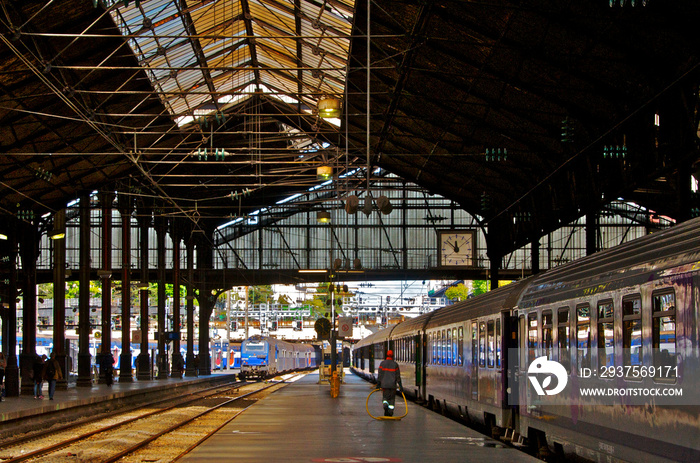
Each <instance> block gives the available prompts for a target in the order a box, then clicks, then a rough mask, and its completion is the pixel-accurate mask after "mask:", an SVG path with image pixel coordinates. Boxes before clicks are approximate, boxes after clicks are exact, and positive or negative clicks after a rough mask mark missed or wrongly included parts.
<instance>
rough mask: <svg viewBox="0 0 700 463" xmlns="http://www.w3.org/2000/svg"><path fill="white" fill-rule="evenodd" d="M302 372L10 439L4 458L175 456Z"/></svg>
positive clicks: (0, 456)
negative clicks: (175, 402)
mask: <svg viewBox="0 0 700 463" xmlns="http://www.w3.org/2000/svg"><path fill="white" fill-rule="evenodd" d="M301 376H302V375H285V376H282V377H280V380H273V381H269V382H266V383H260V382H258V383H234V384H231V385H228V386H227V387H217V388H210V389H209V390H207V391H204V392H203V393H202V394H197V395H196V396H192V397H189V398H188V399H187V400H183V401H181V402H180V403H177V404H172V405H169V406H165V407H163V406H162V405H163V404H149V405H147V406H144V407H140V408H138V409H136V410H131V411H128V412H122V413H118V414H114V415H112V416H108V417H100V418H97V419H94V420H90V421H86V422H82V423H73V424H71V425H66V426H63V427H61V428H59V429H51V430H47V431H46V432H41V433H37V434H34V435H32V436H27V437H23V438H20V439H14V440H13V441H6V442H4V443H2V450H0V462H3V463H10V462H19V461H47V460H50V461H52V462H64V461H65V462H69V461H70V462H73V463H74V462H76V461H80V462H85V461H90V462H105V463H106V462H116V461H123V462H127V461H139V462H146V461H150V462H166V461H175V460H177V459H179V458H180V457H181V456H183V455H185V454H187V453H188V452H189V451H191V450H192V449H193V448H195V447H196V446H197V445H199V444H200V443H201V442H203V441H204V440H206V439H207V438H208V437H209V436H211V435H212V434H213V433H215V432H216V431H218V430H219V429H220V428H221V427H223V426H225V425H226V424H227V423H228V422H230V421H231V420H233V419H235V418H236V417H237V416H238V415H239V414H240V413H241V412H242V411H243V410H245V409H246V408H248V407H249V406H251V405H252V404H254V403H255V402H256V401H257V400H259V399H260V398H262V397H264V396H265V395H267V394H270V393H272V392H274V391H275V390H277V389H279V388H281V387H283V386H284V385H286V384H287V383H289V382H293V381H295V380H296V379H298V378H300V377H301Z"/></svg>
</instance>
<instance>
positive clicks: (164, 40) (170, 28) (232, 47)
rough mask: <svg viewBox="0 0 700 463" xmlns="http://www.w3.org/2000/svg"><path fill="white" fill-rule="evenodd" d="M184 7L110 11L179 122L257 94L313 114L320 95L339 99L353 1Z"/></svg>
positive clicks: (202, 0) (190, 0)
mask: <svg viewBox="0 0 700 463" xmlns="http://www.w3.org/2000/svg"><path fill="white" fill-rule="evenodd" d="M185 5H186V6H183V3H182V2H180V1H179V0H144V1H141V2H140V5H139V6H138V7H137V6H136V4H135V3H129V6H126V7H125V6H123V3H121V2H119V3H117V2H115V3H114V6H113V7H112V9H111V11H110V14H111V16H112V19H113V20H114V22H115V24H116V25H117V27H118V28H119V30H120V31H121V32H122V33H123V34H125V35H129V36H130V37H133V38H130V39H128V43H129V45H130V47H131V49H132V50H133V52H134V53H135V54H136V57H137V59H138V60H139V63H140V64H141V65H142V66H144V68H146V69H147V75H148V76H149V78H150V79H151V81H152V84H153V87H154V89H155V91H156V92H158V93H159V96H160V98H161V101H163V103H164V104H165V105H166V107H167V108H168V110H169V111H171V113H172V115H173V116H174V117H176V118H178V119H177V120H178V121H179V122H178V123H180V124H182V123H187V122H188V121H190V120H192V118H191V116H193V115H194V114H195V111H196V110H197V109H198V108H200V107H203V109H205V108H211V107H214V106H215V105H216V103H217V101H218V103H219V104H222V103H223V104H227V105H232V104H236V103H239V102H240V101H243V100H244V99H246V98H249V97H250V95H252V94H253V93H254V92H255V89H256V88H260V89H265V92H271V93H270V96H273V97H275V98H277V99H280V100H282V101H285V102H297V101H299V102H303V104H305V105H308V106H309V107H311V108H314V107H315V106H316V104H317V102H318V99H319V98H320V97H321V96H322V95H338V96H342V94H343V93H344V89H345V79H346V64H347V61H348V55H349V50H350V34H351V31H352V21H353V14H354V9H355V1H354V0H327V1H324V2H318V1H313V0H298V1H290V0H248V1H247V2H241V1H240V0H187V2H186V3H185ZM249 35H250V36H249ZM299 66H301V69H302V70H303V72H298V69H299ZM300 76H301V79H302V85H301V86H300V85H299V82H298V79H299V78H300ZM300 89H301V93H300ZM280 92H281V93H282V94H280ZM205 110H210V109H205Z"/></svg>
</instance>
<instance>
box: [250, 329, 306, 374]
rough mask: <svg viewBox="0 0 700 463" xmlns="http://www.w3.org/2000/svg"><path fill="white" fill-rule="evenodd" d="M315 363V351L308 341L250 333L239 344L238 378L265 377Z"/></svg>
mask: <svg viewBox="0 0 700 463" xmlns="http://www.w3.org/2000/svg"><path fill="white" fill-rule="evenodd" d="M317 366H318V361H317V356H316V350H315V349H314V347H313V346H311V345H309V344H299V343H291V342H286V341H282V340H280V339H275V338H270V337H266V336H252V337H250V338H248V339H246V340H245V341H243V342H242V343H241V371H240V373H239V377H240V378H241V379H245V378H250V377H257V378H269V377H272V376H275V375H278V374H282V373H288V372H291V371H297V370H305V369H313V368H316V367H317Z"/></svg>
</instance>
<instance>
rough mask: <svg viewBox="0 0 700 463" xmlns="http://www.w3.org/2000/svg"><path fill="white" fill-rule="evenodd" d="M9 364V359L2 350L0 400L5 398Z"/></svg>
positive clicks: (0, 355) (0, 357) (0, 360)
mask: <svg viewBox="0 0 700 463" xmlns="http://www.w3.org/2000/svg"><path fill="white" fill-rule="evenodd" d="M6 366H7V359H6V358H5V354H3V353H2V352H0V402H2V401H3V400H5V367H6Z"/></svg>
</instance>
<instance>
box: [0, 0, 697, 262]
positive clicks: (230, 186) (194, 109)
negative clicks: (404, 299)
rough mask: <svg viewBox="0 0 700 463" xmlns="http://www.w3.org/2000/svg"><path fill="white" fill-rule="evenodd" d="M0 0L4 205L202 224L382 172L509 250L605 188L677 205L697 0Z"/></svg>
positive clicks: (582, 208)
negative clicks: (126, 202) (116, 207)
mask: <svg viewBox="0 0 700 463" xmlns="http://www.w3.org/2000/svg"><path fill="white" fill-rule="evenodd" d="M0 4H1V5H2V10H0V33H1V35H0V58H1V60H0V192H1V193H2V194H0V214H4V215H7V216H16V215H17V214H18V212H20V213H21V212H22V211H27V210H31V211H34V212H35V214H36V215H37V216H40V215H42V214H45V213H47V212H53V211H56V210H57V209H60V208H61V207H63V206H65V204H66V203H67V202H68V201H70V200H72V199H74V198H76V197H77V196H78V195H79V194H80V193H82V192H86V191H92V190H96V189H104V188H110V189H111V188H114V189H118V190H119V191H123V192H126V193H129V194H131V195H133V196H134V197H135V198H136V199H138V200H140V201H145V202H149V203H150V204H153V205H155V207H158V209H159V211H161V212H160V213H162V214H164V215H167V216H169V217H182V218H183V219H184V220H185V221H188V222H190V223H192V224H196V226H198V227H199V226H201V227H214V226H218V225H221V224H223V223H225V222H227V221H229V220H230V219H231V217H232V216H239V215H244V214H246V213H250V212H251V211H254V210H259V209H260V208H264V207H267V206H270V205H273V204H275V203H276V202H278V201H279V200H281V199H283V198H286V197H288V196H289V195H291V194H294V193H303V192H306V191H308V190H309V189H310V188H313V187H314V186H315V185H317V184H318V179H317V176H316V169H317V167H319V166H321V165H331V166H333V168H334V173H335V175H336V178H338V177H339V176H344V175H349V174H351V176H350V177H349V178H347V179H345V181H347V182H350V187H351V189H355V190H356V191H362V189H363V188H365V187H366V181H367V178H369V181H370V183H371V182H372V180H373V178H374V177H372V176H373V175H375V174H374V172H375V171H374V168H375V167H381V168H382V169H383V171H384V172H390V173H393V174H395V175H397V176H399V177H401V178H403V179H405V180H407V181H409V182H414V183H416V184H418V185H420V186H421V187H423V188H425V189H426V190H428V191H429V192H431V193H435V194H439V195H442V196H444V197H446V198H449V199H451V200H453V201H455V203H456V204H457V205H458V206H459V207H461V208H463V209H465V210H467V211H468V212H470V213H472V214H475V215H477V216H478V217H479V218H481V219H482V223H483V225H485V226H487V227H488V231H489V234H490V236H491V237H492V238H491V239H490V241H491V243H490V245H492V246H498V247H500V248H501V251H503V252H507V251H508V250H512V249H514V248H517V247H519V246H521V245H523V244H525V243H527V242H529V241H530V240H532V239H534V238H536V237H539V236H541V235H542V234H544V233H547V232H548V231H550V230H553V229H556V228H558V227H559V226H561V224H562V223H566V222H568V221H571V220H573V219H575V218H577V217H580V216H581V215H583V214H586V213H592V212H595V211H599V210H601V209H602V208H603V207H604V206H605V204H607V203H608V202H609V201H612V200H614V199H617V198H624V199H626V200H630V201H636V202H638V203H639V204H642V205H644V206H646V207H648V208H650V209H652V210H654V211H656V212H657V213H659V214H664V215H668V216H670V217H673V218H675V219H678V220H683V219H685V218H687V217H688V215H689V214H690V210H691V209H692V206H693V204H694V203H693V201H694V198H693V197H692V196H691V195H690V193H689V183H690V174H691V173H693V172H695V170H696V164H697V162H698V160H699V157H698V145H697V141H698V138H697V133H698V85H697V84H698V80H699V79H698V76H699V75H700V72H699V67H700V36H698V34H697V33H696V30H697V24H698V21H699V20H700V4H698V2H696V1H691V0H677V1H676V0H674V1H661V0H647V1H643V0H568V1H567V0H550V1H546V0H533V1H527V2H522V1H500V0H483V1H482V0H476V1H447V0H436V1H430V0H424V1H419V2H416V1H401V0H376V1H372V2H369V9H368V2H359V3H355V2H354V1H353V0H318V1H316V0H218V1H215V0H197V1H195V0H189V1H187V0H145V1H140V2H127V1H123V2H113V1H104V0H103V1H99V2H98V1H94V2H93V1H88V0H51V1H48V0H47V1H24V2H17V1H8V0H3V1H0ZM368 44H369V77H368V66H367V62H368V60H367V56H368ZM327 97H335V98H337V99H339V100H341V101H342V102H343V111H342V113H341V116H340V118H339V119H337V120H329V119H323V118H321V117H319V115H318V112H317V106H318V103H319V101H320V100H321V99H324V98H327ZM368 109H369V110H368ZM368 123H369V125H368ZM205 150H206V151H205ZM222 156H223V157H222ZM367 167H370V171H371V172H372V173H371V175H367V170H366V169H367ZM344 188H345V190H344V191H349V190H348V188H347V185H345V187H344ZM342 194H343V193H341V195H342ZM306 207H313V205H308V204H307V205H306Z"/></svg>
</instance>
